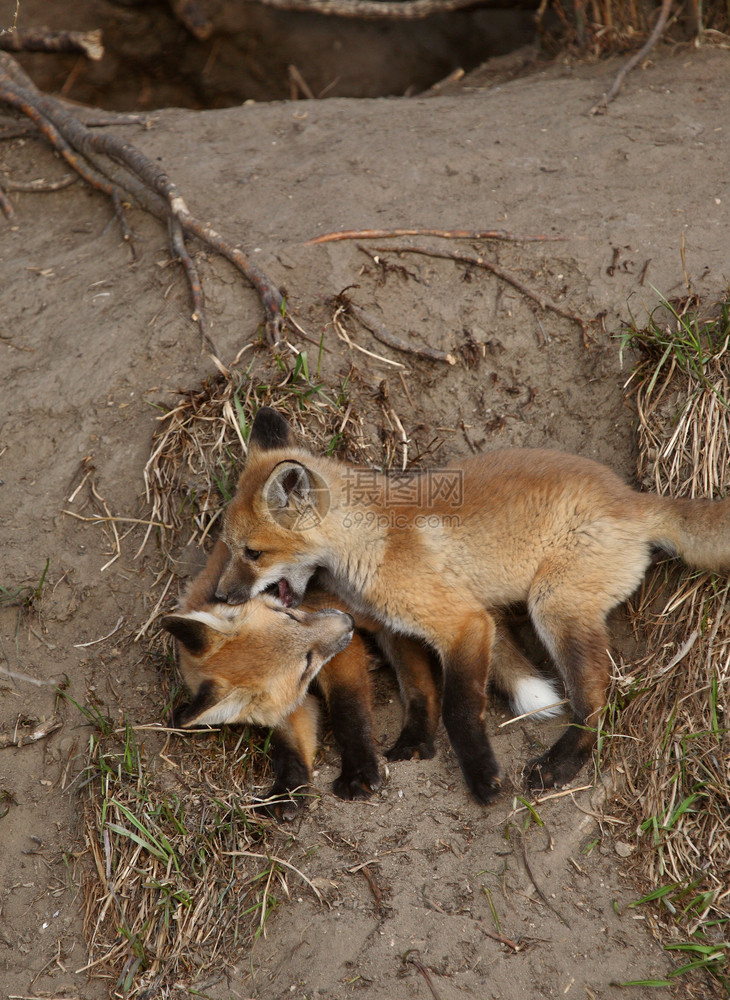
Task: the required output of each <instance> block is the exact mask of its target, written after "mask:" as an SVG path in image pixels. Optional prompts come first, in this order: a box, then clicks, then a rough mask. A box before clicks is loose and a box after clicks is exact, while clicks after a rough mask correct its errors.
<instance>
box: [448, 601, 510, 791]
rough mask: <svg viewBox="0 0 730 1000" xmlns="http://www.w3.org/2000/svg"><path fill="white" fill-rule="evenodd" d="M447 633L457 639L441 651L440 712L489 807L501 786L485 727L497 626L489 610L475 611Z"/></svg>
mask: <svg viewBox="0 0 730 1000" xmlns="http://www.w3.org/2000/svg"><path fill="white" fill-rule="evenodd" d="M442 634H445V635H453V636H454V638H453V640H452V641H451V642H450V643H449V644H448V645H442V647H441V655H442V658H443V663H444V681H443V695H442V708H441V714H442V716H443V720H444V725H445V726H446V731H447V732H448V734H449V739H450V740H451V745H452V746H453V748H454V751H455V752H456V756H457V757H458V758H459V763H460V765H461V769H462V771H463V772H464V777H465V778H466V782H467V784H468V786H469V788H470V789H471V791H472V793H473V794H474V796H475V797H476V798H477V799H478V800H479V801H480V802H483V803H484V804H486V803H488V802H491V800H492V799H493V798H494V797H495V795H496V794H497V793H498V792H499V790H500V788H501V786H502V783H501V781H500V778H499V765H498V764H497V760H496V758H495V756H494V754H493V752H492V748H491V746H490V743H489V738H488V737H487V734H486V732H485V729H484V715H485V710H486V700H487V699H486V691H487V679H488V676H489V661H490V657H491V654H492V645H493V643H494V636H495V623H494V620H493V619H492V618H491V616H490V615H488V614H486V612H481V611H479V612H474V613H473V614H471V615H470V616H469V617H468V618H467V619H465V620H464V621H462V622H460V623H459V625H458V626H457V627H456V628H455V627H454V623H453V622H452V623H451V624H450V626H449V627H448V628H447V629H446V630H445V631H444V633H442Z"/></svg>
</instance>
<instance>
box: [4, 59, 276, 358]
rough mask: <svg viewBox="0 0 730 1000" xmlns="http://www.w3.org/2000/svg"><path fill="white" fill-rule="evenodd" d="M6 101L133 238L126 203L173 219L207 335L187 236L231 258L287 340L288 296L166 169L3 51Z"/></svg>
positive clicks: (269, 334) (174, 239)
mask: <svg viewBox="0 0 730 1000" xmlns="http://www.w3.org/2000/svg"><path fill="white" fill-rule="evenodd" d="M0 101H3V102H5V103H6V104H8V105H9V106H10V107H12V108H15V109H16V110H17V111H20V112H22V114H24V115H26V117H28V118H29V119H30V120H31V121H32V122H33V123H34V125H35V126H36V128H37V129H38V130H39V132H40V133H41V134H42V135H43V136H44V137H45V139H46V140H47V141H48V142H49V143H50V144H51V145H52V146H53V147H54V149H56V150H57V151H58V152H59V154H60V155H61V156H62V157H63V158H64V159H65V160H66V162H67V163H68V164H69V165H70V166H71V167H72V168H73V169H74V170H75V171H76V172H77V173H78V174H80V175H81V177H83V178H84V180H85V181H87V183H89V184H91V185H92V186H93V187H95V188H97V190H99V191H102V192H103V193H104V194H106V195H107V197H109V198H110V199H111V202H112V204H113V206H114V210H115V212H116V214H117V217H118V219H119V223H120V225H121V227H122V231H123V233H124V238H125V239H126V240H128V241H130V243H131V241H132V238H133V237H132V231H131V229H130V227H129V225H128V223H127V221H126V216H125V206H126V205H127V204H129V203H130V202H136V204H137V205H139V207H140V208H142V209H144V211H146V212H149V213H150V214H151V215H154V216H155V217H156V218H158V219H160V220H162V221H163V222H165V223H167V225H168V227H169V230H170V244H171V249H172V252H173V254H174V256H176V257H177V258H178V259H179V260H180V261H181V263H182V264H183V268H184V270H185V274H186V277H187V279H188V284H189V285H190V289H191V295H192V299H193V310H194V311H193V318H194V319H195V320H196V321H197V323H198V325H199V327H200V330H201V333H202V334H203V336H204V337H206V338H207V339H208V340H209V338H208V336H207V328H206V321H205V310H204V303H203V293H202V287H201V284H200V280H199V277H198V274H197V271H196V268H195V265H194V263H193V261H192V259H191V257H190V254H189V252H188V250H187V246H186V242H185V241H186V237H188V236H191V235H192V236H196V237H197V238H198V239H199V240H200V241H201V242H202V243H204V244H206V246H208V247H210V248H211V249H213V250H215V251H216V253H219V254H220V255H221V256H223V257H226V258H227V260H229V261H230V262H231V263H232V264H233V265H234V266H235V267H236V268H237V269H238V270H239V271H240V272H241V274H243V275H244V277H245V278H246V279H247V280H248V281H249V282H250V283H251V285H253V287H254V288H255V289H256V291H257V293H258V295H259V298H260V299H261V303H262V305H263V308H264V314H265V332H266V339H267V340H268V342H269V343H270V344H275V343H277V342H278V341H279V340H280V339H281V335H282V331H283V327H284V317H283V297H282V295H281V293H280V292H279V290H278V289H277V288H276V286H275V285H274V284H273V283H272V282H271V280H270V279H269V278H268V277H267V276H266V275H265V274H264V273H263V271H261V270H260V269H259V268H257V267H256V266H255V265H254V264H252V263H251V262H250V261H249V260H248V258H247V257H246V256H245V254H243V252H242V251H241V250H239V249H237V248H236V247H234V246H233V245H232V244H231V243H230V242H229V241H228V240H226V239H225V238H224V237H223V236H221V235H220V234H219V233H217V232H216V231H215V230H214V229H213V228H212V227H211V226H210V225H208V224H207V223H205V222H201V221H200V219H197V218H196V217H195V216H194V215H192V213H191V212H190V210H189V209H188V207H187V205H186V204H185V200H184V198H183V197H182V195H181V193H180V191H179V190H178V188H177V186H176V184H175V183H174V181H172V180H171V179H170V177H168V175H167V174H166V173H165V171H164V170H163V169H162V168H161V167H160V166H158V165H157V164H156V163H154V162H153V161H152V160H150V159H148V157H146V156H145V155H144V154H143V153H142V152H141V151H140V150H138V149H137V148H136V147H135V146H133V145H132V144H131V143H129V142H125V141H124V140H122V139H120V138H119V137H118V136H115V135H112V134H109V133H100V132H95V131H93V130H92V129H90V128H89V127H88V126H87V125H84V124H83V122H81V121H80V120H79V119H78V118H76V117H74V115H72V114H71V113H70V112H69V111H68V110H67V109H66V108H65V107H64V105H63V104H62V103H61V102H60V101H58V100H56V99H55V98H53V97H50V96H49V95H47V94H43V93H41V91H39V90H38V88H37V87H36V86H35V84H33V82H32V81H31V80H30V79H29V77H28V76H27V75H26V74H25V73H24V72H23V70H22V69H21V68H20V67H19V66H18V64H17V63H16V62H15V61H14V60H13V59H12V58H11V57H10V56H8V55H6V54H5V53H2V52H0Z"/></svg>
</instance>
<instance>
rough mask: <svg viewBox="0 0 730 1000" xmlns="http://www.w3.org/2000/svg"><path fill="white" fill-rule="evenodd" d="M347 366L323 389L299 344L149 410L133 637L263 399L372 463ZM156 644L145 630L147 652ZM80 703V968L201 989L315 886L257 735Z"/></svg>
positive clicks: (168, 671) (127, 990)
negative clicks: (146, 570) (152, 581)
mask: <svg viewBox="0 0 730 1000" xmlns="http://www.w3.org/2000/svg"><path fill="white" fill-rule="evenodd" d="M357 377H358V376H357V372H356V371H355V370H354V369H352V370H351V371H350V372H349V373H348V374H347V375H346V376H345V377H344V378H343V380H342V383H341V384H340V385H339V386H338V387H337V388H336V389H334V390H332V389H328V388H325V387H324V386H323V385H321V384H319V382H318V380H317V378H315V377H314V376H313V375H312V374H311V373H310V371H309V367H308V363H307V356H306V354H299V355H297V356H296V357H295V358H294V359H293V361H289V360H288V359H287V360H285V359H283V358H275V361H274V363H273V364H271V363H270V362H268V361H263V360H258V359H254V362H253V363H252V364H251V365H249V367H248V368H247V369H246V370H238V369H235V368H232V369H231V370H230V371H229V370H223V369H222V367H221V370H219V372H218V373H217V374H216V375H213V376H211V377H209V378H207V379H206V380H205V381H204V382H203V383H202V385H200V386H199V387H197V388H195V389H192V390H189V391H184V392H180V394H179V396H180V398H179V401H178V402H177V403H176V405H174V406H172V407H171V408H170V409H169V410H166V411H165V412H164V413H163V414H162V416H161V417H160V419H159V426H158V429H157V431H156V433H155V435H154V438H153V444H152V452H151V455H150V458H149V461H148V463H147V466H146V468H145V482H146V487H147V500H148V504H149V507H150V509H151V516H150V517H149V521H151V522H154V525H150V527H149V529H148V533H147V536H145V541H146V540H147V537H148V536H149V532H150V531H151V530H152V529H153V527H154V529H155V530H157V531H158V532H159V533H160V534H159V539H158V540H159V543H160V549H161V552H162V556H163V562H164V563H166V564H167V567H168V568H166V569H163V570H161V572H160V574H159V576H158V581H157V586H156V595H155V598H153V601H156V604H155V608H154V611H153V612H152V614H151V616H150V619H149V620H148V622H147V624H146V625H145V626H144V627H143V628H142V630H141V631H140V633H139V635H142V634H143V633H144V632H145V631H146V629H147V626H148V625H152V624H153V622H154V620H155V619H156V617H157V615H158V614H160V613H162V612H163V611H164V610H165V607H163V604H169V601H170V597H171V595H172V590H173V588H172V587H171V584H172V582H173V580H174V579H175V578H176V576H177V573H176V571H175V570H172V569H170V563H174V559H173V553H176V552H179V551H180V550H181V549H182V548H183V546H184V545H185V544H186V543H187V542H188V541H190V539H194V540H195V541H197V542H198V543H200V544H202V543H203V541H204V540H205V538H206V536H207V535H208V533H209V532H210V531H211V529H212V528H214V525H215V521H216V518H217V516H218V514H219V512H220V511H221V510H222V508H223V506H224V504H225V502H226V501H227V500H228V499H230V497H231V495H232V493H233V491H234V489H235V482H236V476H237V472H238V470H239V468H240V466H241V465H242V463H243V460H244V457H245V453H246V442H247V440H248V435H249V430H250V427H251V423H252V421H253V417H254V415H255V413H256V411H257V410H258V408H259V407H260V406H263V405H274V406H276V407H277V409H279V410H280V411H281V412H284V413H286V414H287V416H288V418H289V420H290V422H291V423H292V425H293V427H294V429H295V430H296V431H297V432H298V434H299V435H300V437H301V438H302V440H304V441H307V442H309V444H310V445H311V446H312V447H313V448H315V449H317V450H318V451H322V452H328V453H330V454H334V455H337V456H340V457H343V458H349V459H352V460H355V461H361V462H364V461H367V460H368V459H369V460H370V461H372V458H371V456H370V449H369V447H368V446H367V445H366V443H365V436H364V432H363V422H362V419H361V418H360V417H359V416H358V415H357V414H356V413H355V410H354V407H353V405H352V403H351V401H350V399H349V394H348V390H349V387H350V382H351V381H352V380H353V379H355V378H357ZM384 446H385V447H384V453H385V455H386V459H387V456H388V454H393V455H394V454H395V452H396V450H397V447H398V440H397V436H396V435H395V434H393V435H392V439H391V440H390V442H389V441H388V438H387V434H386V435H385V440H384ZM158 515H160V516H159V517H158ZM165 526H169V527H165ZM165 577H167V582H166V583H165V585H164V587H163V586H162V581H163V579H164V578H165ZM157 591H159V592H160V593H159V597H157ZM160 644H161V640H160V639H159V638H158V637H155V638H154V640H153V644H152V655H153V657H155V656H157V657H158V658H159V655H160V654H159V649H160ZM173 675H174V666H173V658H172V656H171V655H170V654H168V656H167V658H166V660H165V662H164V664H163V668H162V687H163V690H170V688H172V690H173V692H174V689H175V688H174V684H173ZM173 698H174V693H173V694H171V695H170V700H172V699H173ZM77 707H79V708H80V710H81V712H82V713H83V714H84V716H85V717H86V720H87V721H88V722H89V723H91V724H92V725H93V726H94V727H95V730H96V734H95V735H94V736H93V737H92V738H91V741H90V749H89V753H88V755H87V763H86V771H85V775H84V786H83V787H84V795H85V797H86V804H85V809H84V824H85V832H86V839H87V842H88V844H89V848H90V854H91V856H92V858H93V867H92V868H91V869H90V870H89V871H88V873H87V877H86V879H85V882H84V896H85V905H86V917H85V928H86V937H87V941H88V944H89V963H88V965H87V966H86V968H87V969H88V971H89V973H90V974H91V975H94V976H100V977H103V978H106V979H111V980H112V981H113V982H114V984H115V985H114V988H113V992H114V994H115V995H117V996H120V997H124V998H127V997H129V998H132V997H145V998H147V997H151V996H154V997H155V998H160V1000H167V998H168V997H173V996H175V997H177V996H180V995H181V992H183V993H185V995H189V991H190V990H200V989H204V988H205V987H206V986H210V985H211V982H210V979H211V977H212V978H216V977H217V978H221V975H222V974H223V970H224V969H225V968H226V966H234V965H237V964H238V965H239V966H240V965H243V967H244V968H245V966H246V963H247V961H248V954H249V951H250V948H251V946H252V944H253V942H254V940H255V939H256V937H257V936H258V935H259V934H260V933H261V932H262V931H263V929H264V926H265V921H266V918H267V916H268V915H269V913H270V912H271V910H272V909H273V907H274V906H275V905H276V903H277V900H280V899H282V898H283V897H284V896H288V894H289V888H288V885H289V884H290V883H292V881H294V882H296V883H299V886H301V885H302V883H304V887H306V891H312V892H314V893H315V895H317V890H316V888H315V887H313V886H312V885H311V884H309V883H308V882H307V879H306V876H305V875H304V874H303V873H301V872H298V870H297V869H296V868H295V867H294V866H293V865H292V864H291V861H290V860H289V859H288V858H287V857H286V856H285V855H286V844H287V842H288V840H287V838H288V836H289V835H288V834H284V833H283V832H282V831H281V830H279V829H278V827H277V826H276V825H275V824H272V823H270V822H268V821H267V820H265V819H262V817H261V816H260V815H259V814H258V813H257V812H256V811H255V809H254V805H253V802H254V796H255V795H259V796H261V795H262V793H264V792H265V790H266V788H267V787H268V785H269V784H270V782H271V776H270V775H269V773H268V763H267V759H266V747H267V744H266V739H265V738H262V737H261V736H260V734H259V735H257V734H255V733H251V732H249V731H248V730H244V732H243V735H240V736H237V735H236V733H235V731H233V730H230V729H227V730H225V732H220V733H212V734H206V735H201V734H195V733H189V734H185V735H184V736H183V735H177V736H171V735H170V734H169V733H168V734H167V738H165V731H164V730H158V729H157V728H156V727H151V730H150V727H147V731H144V730H140V731H137V730H135V729H133V728H132V727H130V726H129V725H125V726H124V727H123V728H122V729H115V728H114V727H113V725H112V724H111V722H110V720H108V719H106V718H105V717H104V716H102V715H101V714H100V712H99V711H98V709H96V708H94V707H88V706H87V707H81V706H77ZM138 732H141V733H142V736H140V737H139V739H138ZM279 855H281V856H279ZM206 980H208V981H207V982H206Z"/></svg>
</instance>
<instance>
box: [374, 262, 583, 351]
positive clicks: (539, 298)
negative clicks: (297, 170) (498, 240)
mask: <svg viewBox="0 0 730 1000" xmlns="http://www.w3.org/2000/svg"><path fill="white" fill-rule="evenodd" d="M376 250H380V251H381V252H385V251H387V250H390V251H391V252H392V253H420V254H424V255H425V256H426V257H443V258H444V259H445V260H455V261H458V262H460V263H462V264H471V265H472V266H473V267H481V268H484V270H485V271H491V272H492V274H494V275H495V276H496V277H497V278H501V279H502V281H506V282H507V283H508V284H510V285H512V287H513V288H516V289H517V291H518V292H522V294H523V295H525V296H526V297H527V298H528V299H532V301H533V302H536V303H537V304H538V305H539V306H540V308H541V309H545V310H546V311H547V310H551V311H552V312H554V313H557V314H558V316H562V317H564V319H569V320H571V321H572V322H573V323H577V324H578V326H579V327H580V328H581V332H582V334H583V346H584V347H588V341H589V339H590V334H589V332H588V324H587V323H586V322H585V321H584V320H583V319H581V317H580V316H578V315H577V314H576V313H574V312H570V310H569V309H563V308H561V307H560V306H557V305H555V303H554V302H551V301H550V299H548V298H546V297H545V296H544V295H539V294H538V293H537V292H533V291H532V289H531V288H528V287H527V285H525V284H524V282H522V281H520V279H519V278H516V277H515V276H514V274H511V273H510V272H509V271H505V270H504V268H502V267H500V266H499V264H493V263H492V262H491V261H489V260H485V258H484V257H481V256H477V255H476V254H470V253H461V252H459V251H457V250H436V249H434V248H433V247H412V246H409V245H408V244H405V243H404V244H400V245H399V246H394V247H393V246H392V247H376Z"/></svg>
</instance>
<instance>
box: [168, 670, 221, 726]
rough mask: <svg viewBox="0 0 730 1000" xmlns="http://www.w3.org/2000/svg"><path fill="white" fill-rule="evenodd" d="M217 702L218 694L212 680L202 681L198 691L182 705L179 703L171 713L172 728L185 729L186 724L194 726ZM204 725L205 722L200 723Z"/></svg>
mask: <svg viewBox="0 0 730 1000" xmlns="http://www.w3.org/2000/svg"><path fill="white" fill-rule="evenodd" d="M217 702H218V694H217V692H216V689H215V686H214V684H213V682H212V681H203V683H202V684H201V685H200V687H199V688H198V693H197V694H196V695H195V697H194V698H193V699H192V700H191V701H188V702H186V703H185V704H184V705H179V706H178V707H177V708H176V709H175V710H174V711H173V713H172V720H171V721H172V726H173V729H185V728H186V726H194V725H195V724H196V723H197V722H198V721H199V719H200V718H201V716H203V715H204V714H205V712H206V711H208V710H209V709H211V708H213V707H214V706H215V705H216V703H217ZM200 725H205V723H200Z"/></svg>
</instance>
